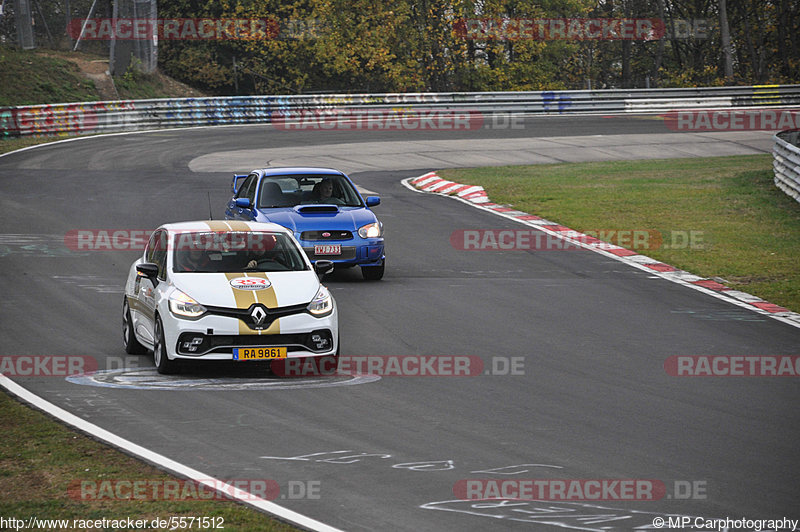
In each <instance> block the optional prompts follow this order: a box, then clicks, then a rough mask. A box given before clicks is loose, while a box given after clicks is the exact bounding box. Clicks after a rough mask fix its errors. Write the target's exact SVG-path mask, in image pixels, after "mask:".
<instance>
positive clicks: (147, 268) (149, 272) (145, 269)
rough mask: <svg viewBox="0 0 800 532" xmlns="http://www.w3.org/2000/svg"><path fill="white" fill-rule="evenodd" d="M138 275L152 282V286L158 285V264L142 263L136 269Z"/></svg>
mask: <svg viewBox="0 0 800 532" xmlns="http://www.w3.org/2000/svg"><path fill="white" fill-rule="evenodd" d="M136 271H137V272H138V273H139V275H143V276H144V277H147V278H148V279H150V281H152V282H153V286H156V285H157V284H158V264H153V263H152V262H143V263H142V264H139V265H138V266H137V267H136Z"/></svg>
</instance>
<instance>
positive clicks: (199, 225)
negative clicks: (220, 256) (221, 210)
mask: <svg viewBox="0 0 800 532" xmlns="http://www.w3.org/2000/svg"><path fill="white" fill-rule="evenodd" d="M159 229H166V230H167V231H169V232H170V233H177V232H181V233H208V232H215V233H219V232H222V233H225V232H251V231H269V232H273V233H289V231H288V229H286V228H285V227H283V226H281V225H278V224H275V223H271V222H245V221H240V220H197V221H192V222H178V223H169V224H164V225H162V226H161V227H159ZM289 234H291V233H289Z"/></svg>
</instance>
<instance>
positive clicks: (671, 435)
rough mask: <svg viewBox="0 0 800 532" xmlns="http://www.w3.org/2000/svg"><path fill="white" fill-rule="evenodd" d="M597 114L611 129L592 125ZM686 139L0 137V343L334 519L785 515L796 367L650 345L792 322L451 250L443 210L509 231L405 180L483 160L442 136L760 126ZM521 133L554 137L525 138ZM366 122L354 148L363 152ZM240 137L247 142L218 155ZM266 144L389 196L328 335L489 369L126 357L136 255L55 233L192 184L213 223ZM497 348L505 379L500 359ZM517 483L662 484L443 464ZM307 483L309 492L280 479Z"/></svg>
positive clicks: (171, 195) (648, 284)
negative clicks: (626, 494)
mask: <svg viewBox="0 0 800 532" xmlns="http://www.w3.org/2000/svg"><path fill="white" fill-rule="evenodd" d="M611 133H613V135H615V136H616V135H619V136H621V137H616V138H617V139H618V140H622V139H624V142H610V141H609V142H606V140H608V139H609V138H612V140H613V138H614V137H605V136H598V135H609V134H611ZM686 135H691V134H686V133H672V132H669V131H666V130H665V128H664V126H663V124H661V123H660V122H658V121H656V120H652V119H646V118H641V119H636V118H601V117H594V118H587V117H573V118H537V119H527V120H525V122H524V128H523V129H481V130H478V131H466V132H436V131H433V132H414V131H406V132H375V131H336V132H314V133H308V132H297V131H276V130H273V129H271V128H270V127H268V126H247V127H223V128H209V129H192V130H180V131H157V132H148V133H141V134H135V135H118V136H108V137H98V138H92V139H85V140H78V141H74V142H66V143H60V144H55V145H52V146H45V147H40V148H36V149H33V150H28V151H23V152H20V153H16V154H12V155H9V156H6V157H3V158H0V191H1V192H0V207H1V208H0V219H2V228H3V229H2V233H3V234H2V235H0V239H2V240H0V271H2V277H0V289H2V294H3V296H2V298H0V337H1V338H2V339H3V342H2V345H0V355H4V356H8V355H47V356H71V357H78V356H86V357H91V358H90V359H87V360H94V361H96V364H97V367H98V369H100V370H103V373H101V374H99V375H96V376H95V377H93V378H89V377H86V378H83V379H81V378H77V379H76V378H70V380H67V379H65V378H64V377H63V376H62V377H16V378H14V380H15V381H16V382H18V383H20V384H22V385H23V386H24V387H26V388H28V389H30V390H32V391H33V392H35V393H37V394H39V395H41V396H42V397H43V398H45V399H46V400H48V401H51V402H53V403H55V404H57V405H59V406H61V407H62V408H64V409H66V410H67V411H69V412H71V413H73V414H75V415H77V416H79V417H81V418H83V419H86V420H88V421H91V422H92V423H95V424H97V425H99V426H101V427H103V428H106V429H108V430H110V431H112V432H114V433H115V434H117V435H119V436H121V437H123V438H126V439H129V440H131V441H133V442H135V443H137V444H139V445H142V446H145V447H148V448H150V449H152V450H154V451H156V452H158V453H161V454H163V455H165V456H167V457H169V458H171V459H174V460H176V461H179V462H181V463H183V464H186V465H188V466H190V467H193V468H196V469H198V470H200V471H202V472H204V473H207V474H209V475H213V476H215V477H216V478H221V479H274V480H276V481H277V482H278V484H279V485H280V487H281V493H282V494H283V495H284V497H283V498H279V499H278V500H276V501H275V502H276V503H278V504H280V505H281V506H284V507H287V508H290V509H292V510H295V511H297V512H300V513H302V514H304V515H307V516H310V517H312V518H314V519H318V520H320V521H322V522H324V523H326V524H328V525H331V526H333V527H337V528H341V529H345V530H351V531H360V530H414V531H416V530H453V531H461V530H476V531H477V530H487V529H492V530H503V529H515V530H523V529H526V530H527V529H534V530H550V529H559V527H561V528H568V529H570V528H571V529H581V530H599V529H609V528H613V529H620V530H627V529H631V528H634V527H638V526H642V527H645V526H647V525H649V524H651V523H652V519H653V517H655V516H658V515H664V514H680V515H686V516H703V517H708V518H724V517H738V518H740V517H747V518H752V519H756V518H763V519H771V518H782V517H789V518H798V517H800V516H798V515H797V508H798V506H797V501H798V500H799V499H800V483H798V480H797V479H798V478H800V460H798V459H797V442H798V441H800V414H799V413H798V409H797V404H798V399H800V387H799V386H800V381H798V378H797V377H794V378H792V377H782V378H679V377H672V376H669V375H668V374H667V373H666V372H665V369H664V362H665V360H666V359H667V358H668V357H670V356H673V355H798V354H800V329H797V328H794V327H792V326H790V325H787V324H784V323H781V322H778V321H777V320H773V319H770V318H768V317H765V316H763V315H760V314H757V313H754V312H750V311H747V310H745V309H742V308H740V307H736V306H733V305H730V304H728V303H726V302H724V301H720V300H718V299H715V298H713V297H710V296H708V295H705V294H702V293H700V292H697V291H695V290H690V289H687V288H685V287H683V286H679V285H676V284H673V283H670V282H667V281H665V280H663V279H660V278H657V277H655V276H652V275H648V274H647V273H646V272H643V271H640V270H637V269H634V268H631V267H628V266H626V265H624V264H622V263H620V262H617V261H614V260H610V259H608V258H605V257H603V256H600V255H598V254H595V253H591V252H589V251H583V250H571V251H564V252H557V251H503V252H497V251H489V252H464V251H459V250H457V249H454V247H453V246H451V244H450V235H451V234H452V233H453V231H456V230H460V229H503V228H511V229H516V228H518V227H519V226H518V225H516V224H514V222H512V221H509V220H505V219H503V218H500V217H497V216H494V215H492V214H489V213H486V212H483V211H480V210H478V209H474V208H472V207H470V206H468V205H465V204H463V203H461V202H458V201H454V200H452V199H448V198H443V197H438V196H431V195H423V194H419V193H415V192H412V191H410V190H408V189H406V188H405V187H404V186H402V185H401V183H400V181H401V179H404V178H407V177H412V176H417V175H421V174H422V173H425V172H427V171H430V170H434V169H437V168H441V167H443V166H457V165H459V164H458V163H459V161H461V164H460V165H461V166H470V165H474V164H481V163H480V162H474V161H473V160H471V159H469V158H468V157H467V156H466V155H464V157H463V158H461V159H459V158H455V160H454V157H452V155H447V154H448V152H450V153H452V151H459V150H461V151H462V152H463V153H465V154H469V153H475V152H479V151H481V150H483V152H482V153H477V155H475V156H476V157H478V156H480V157H482V158H483V159H482V160H483V161H484V162H483V163H482V164H502V161H503V157H502V156H503V153H502V152H496V153H494V154H493V155H492V154H490V153H488V152H490V151H491V150H493V149H497V150H503V146H505V147H506V149H505V151H507V152H508V154H509V157H510V159H508V161H509V162H513V163H519V162H523V161H525V160H528V159H530V160H531V162H535V161H536V158H537V157H540V156H541V157H546V158H540V159H538V160H540V161H545V160H547V158H549V159H550V160H572V159H570V158H569V157H566V156H562V155H560V153H563V154H574V153H576V152H577V153H580V152H582V151H583V150H594V152H593V153H595V154H596V158H599V159H603V158H605V159H608V158H614V156H617V155H619V153H620V152H618V151H613V150H611V148H609V146H611V147H613V146H616V147H617V148H619V147H622V146H624V148H625V150H626V151H627V152H628V153H629V154H630V156H631V157H634V156H639V157H656V156H659V155H660V156H664V157H666V156H675V155H674V154H675V151H678V152H680V153H679V154H682V155H683V156H692V155H699V154H727V153H758V152H762V151H769V149H770V145H771V140H770V134H769V133H763V132H751V133H747V134H736V133H732V134H729V135H730V136H728V137H725V136H724V135H710V134H709V135H704V136H701V135H696V138H694V139H692V138H691V137H686ZM701 137H702V138H703V139H705V140H706V141H707V142H708V146H707V147H706V149H703V150H700V149H696V150H695V151H697V152H703V153H693V152H692V151H691V150H687V149H684V148H685V147H686V146H691V145H693V144H694V145H696V143H697V142H698V140H697V139H698V138H701ZM544 138H547V139H551V140H548V141H537V140H535V139H544ZM554 138H555V139H557V138H561V139H562V142H561V143H560V149H561V150H562V151H561V152H557V150H556V149H555V148H556V147H558V146H557V145H559V142H558V140H552V139H554ZM525 139H528V140H527V141H526V140H525ZM604 139H605V140H604ZM635 139H638V141H639V147H638V150H637V145H634V144H632V142H634V140H635ZM526 142H530V143H531V146H538V147H541V146H543V145H544V144H545V143H548V142H549V143H553V144H554V146H549V148H553V149H551V150H550V151H547V152H546V153H544V152H539V153H536V149H534V148H531V149H530V150H527V151H526ZM537 142H538V144H537ZM364 143H369V146H370V150H359V148H358V146H359V145H360V144H364ZM381 143H385V148H384V149H379V148H380V144H381ZM415 143H416V144H417V145H418V146H420V147H424V146H426V145H428V146H430V145H436V144H435V143H439V144H438V148H437V150H436V154H431V155H430V157H429V159H428V161H429V163H428V164H423V163H421V162H420V161H421V159H419V158H415V157H413V156H412V155H413V153H412V152H414V149H413V146H414V144H415ZM476 143H477V144H476ZM668 144H673V145H680V146H683V147H684V148H681V147H678V148H675V151H671V149H670V148H669V147H668V146H667V145H668ZM509 146H510V147H511V148H509ZM603 146H605V147H607V148H608V149H606V150H605V151H604V150H603ZM396 147H402V148H403V150H405V151H401V152H397V151H395V150H394V148H396ZM673 147H674V146H673ZM236 150H242V151H244V152H247V157H248V158H246V163H245V162H243V163H242V164H241V165H233V167H230V165H231V164H232V163H231V161H232V160H236V159H235V157H232V155H231V153H230V152H234V151H236ZM681 150H682V151H681ZM282 152H283V153H287V154H289V155H287V156H286V157H285V159H286V160H287V161H289V162H291V163H292V164H294V163H299V162H301V161H302V159H303V157H306V156H307V157H312V156H313V160H312V161H310V162H308V164H315V165H316V164H326V165H328V166H333V167H339V168H342V169H344V170H348V171H354V172H355V173H353V174H351V177H353V180H354V181H355V182H356V183H357V184H359V186H361V187H363V188H365V189H367V190H370V191H374V192H376V193H378V194H379V195H380V196H381V199H382V204H381V205H380V206H379V207H376V208H375V211H376V213H377V214H378V217H379V218H380V219H381V220H382V221H383V222H384V224H385V226H386V238H387V257H388V259H387V270H386V272H387V273H386V276H385V278H384V279H383V281H381V282H377V283H369V282H364V281H362V280H361V276H360V274H359V273H358V272H357V271H345V272H337V274H335V275H334V276H332V277H331V278H329V279H328V280H327V284H328V286H329V287H330V288H331V289H332V291H333V293H334V296H335V298H336V300H337V302H338V305H339V311H340V323H341V334H342V338H343V351H342V354H343V355H345V356H375V355H397V356H402V355H413V356H433V355H459V356H474V357H479V358H480V359H481V360H482V361H483V368H484V373H485V372H489V373H493V374H479V375H476V376H449V377H430V376H426V377H422V376H420V377H394V376H384V377H382V378H379V379H378V378H360V379H359V378H347V377H336V378H333V379H331V380H328V381H325V380H324V379H323V380H320V379H312V380H305V381H277V380H276V379H274V378H272V377H271V376H269V375H267V374H266V373H265V372H263V369H262V368H254V370H255V371H256V375H252V374H250V372H249V370H243V369H242V368H241V366H236V367H231V365H223V366H212V367H209V366H203V367H201V368H197V369H196V370H195V371H189V372H187V373H185V374H183V375H179V376H176V377H170V378H164V377H158V376H157V375H156V374H155V371H154V369H153V365H152V358H151V357H150V356H141V357H138V356H134V357H130V356H127V355H126V354H125V352H124V350H123V348H122V340H121V317H120V309H121V305H122V285H123V283H124V280H125V277H126V273H127V269H128V267H129V265H130V263H131V262H132V261H133V260H135V258H136V256H137V255H138V252H136V251H130V250H124V249H122V250H105V251H72V250H70V249H69V248H67V247H66V246H65V244H64V237H65V235H66V234H67V233H68V232H69V231H71V230H75V229H124V230H132V229H142V230H148V229H154V228H155V227H157V226H158V225H160V224H162V223H165V222H168V221H180V220H187V219H200V218H206V217H207V216H208V211H209V205H208V203H209V197H210V201H211V206H212V210H213V214H214V216H215V217H216V218H221V217H222V213H223V208H224V205H225V201H226V199H227V198H228V197H229V185H230V178H231V173H232V172H233V171H235V170H236V171H241V170H245V171H246V170H249V169H250V167H251V166H253V162H254V161H256V162H257V161H261V163H263V164H267V162H268V161H271V162H272V163H273V164H275V163H276V160H278V162H284V161H283V160H281V159H280V154H281V153H282ZM405 152H407V153H409V154H411V155H409V156H408V158H405V159H404V157H400V156H391V155H392V153H394V154H395V155H396V154H397V153H405ZM542 153H544V155H542ZM233 155H235V154H233ZM261 157H267V158H266V159H262V158H261ZM584 158H591V157H588V156H584ZM617 158H619V157H617ZM251 159H252V161H251ZM326 160H327V161H328V162H327V163H325V161H326ZM404 161H406V162H407V165H406V166H403V163H404ZM512 362H513V363H515V364H517V366H516V367H517V371H514V372H513V373H518V374H513V375H512V374H508V373H512V372H511V371H509V368H510V364H511V363H512ZM519 478H527V479H657V480H659V481H661V482H663V484H664V486H665V487H666V494H665V496H664V497H663V498H660V499H659V500H656V501H640V500H635V501H631V500H623V501H619V500H603V501H598V502H592V503H587V502H581V503H576V502H561V501H551V502H539V503H536V502H510V501H506V502H499V501H494V502H484V503H482V504H476V501H461V500H459V499H458V497H457V496H456V495H454V486H456V485H457V483H458V482H459V481H460V480H465V479H519ZM676 481H677V484H676ZM308 482H311V484H308ZM303 483H305V484H303ZM301 484H302V485H303V486H305V488H304V489H306V488H309V487H312V486H313V487H315V489H317V494H318V496H312V497H309V496H302V494H298V489H297V487H298V486H300V485H301ZM686 486H694V488H693V493H692V495H693V496H689V495H687V493H686V490H685V488H686ZM291 489H294V490H295V491H294V493H293V492H292V491H291ZM306 495H308V494H306ZM687 497H688V498H687Z"/></svg>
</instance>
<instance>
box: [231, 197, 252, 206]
mask: <svg viewBox="0 0 800 532" xmlns="http://www.w3.org/2000/svg"><path fill="white" fill-rule="evenodd" d="M234 203H236V206H237V207H241V208H242V209H249V208H250V200H249V199H248V198H236V200H235V201H234Z"/></svg>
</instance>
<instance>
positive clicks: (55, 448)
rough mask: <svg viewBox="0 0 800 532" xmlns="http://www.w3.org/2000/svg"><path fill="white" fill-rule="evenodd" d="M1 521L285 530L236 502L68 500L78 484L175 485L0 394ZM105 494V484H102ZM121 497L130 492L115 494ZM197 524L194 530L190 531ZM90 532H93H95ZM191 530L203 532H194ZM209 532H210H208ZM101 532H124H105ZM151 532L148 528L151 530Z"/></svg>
mask: <svg viewBox="0 0 800 532" xmlns="http://www.w3.org/2000/svg"><path fill="white" fill-rule="evenodd" d="M0 427H3V437H2V438H0V493H2V494H3V496H2V497H0V516H2V517H3V518H5V519H8V518H12V517H13V518H16V519H23V520H27V519H29V518H30V517H36V518H39V519H68V520H70V522H72V520H73V519H84V520H87V519H91V520H99V519H103V518H105V519H108V520H114V519H119V520H121V519H127V518H128V517H130V518H132V519H134V520H136V519H144V520H147V521H149V522H151V521H152V520H153V519H155V518H160V519H169V518H170V517H173V516H176V517H187V518H191V517H213V518H215V519H216V521H215V523H216V524H219V523H220V520H219V518H222V521H221V522H222V523H223V524H224V529H225V530H248V531H250V530H256V531H269V532H286V531H290V530H297V529H295V528H293V527H291V526H289V525H286V524H284V523H281V522H279V521H276V520H274V519H271V518H269V517H268V516H266V515H264V514H262V513H260V512H257V511H255V510H252V509H250V508H247V507H245V506H243V505H241V504H238V503H236V502H233V501H227V500H219V501H206V500H197V499H194V500H178V501H174V500H172V501H171V500H153V501H151V500H139V499H136V500H131V499H130V498H123V499H121V500H115V499H113V498H105V497H103V498H98V499H99V500H81V497H80V495H79V493H80V491H78V492H77V493H78V494H75V492H72V494H70V492H69V488H70V486H71V485H72V486H74V485H75V483H76V482H80V481H84V480H87V481H91V482H92V484H91V486H92V489H95V487H99V490H98V491H97V493H106V492H104V491H103V487H102V486H103V484H102V481H103V480H116V481H119V480H126V481H137V480H144V481H152V482H165V481H170V480H174V477H171V476H169V475H167V474H166V473H164V472H163V471H160V470H159V469H157V468H155V467H153V466H150V465H147V464H145V463H143V462H140V461H139V460H137V459H135V458H132V457H130V456H128V455H126V454H123V453H121V452H119V451H117V450H116V449H113V448H111V447H108V446H106V445H102V444H100V443H98V442H96V441H94V440H92V439H90V438H88V437H86V436H84V435H83V434H81V433H78V432H76V431H73V430H71V429H70V428H67V427H66V426H63V425H61V424H60V423H58V422H56V421H54V420H52V419H51V418H50V417H48V416H46V415H45V414H43V413H41V412H39V411H37V410H34V409H32V408H29V407H27V406H24V405H22V404H20V403H19V402H18V401H17V400H16V399H14V398H12V397H9V396H8V395H7V394H6V393H3V392H2V391H0ZM106 485H108V486H110V484H108V483H106ZM120 493H121V494H122V497H126V496H127V497H130V495H127V494H128V493H129V492H126V491H123V490H122V489H120ZM195 524H196V523H195ZM45 528H48V527H42V529H45ZM93 528H94V527H93ZM49 529H50V530H80V529H82V528H81V527H71V526H69V527H66V528H64V527H49ZM192 529H194V530H198V529H200V528H195V527H192ZM206 529H208V528H206ZM105 530H128V528H127V527H125V528H113V527H106V528H105ZM150 530H152V528H151V529H150Z"/></svg>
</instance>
